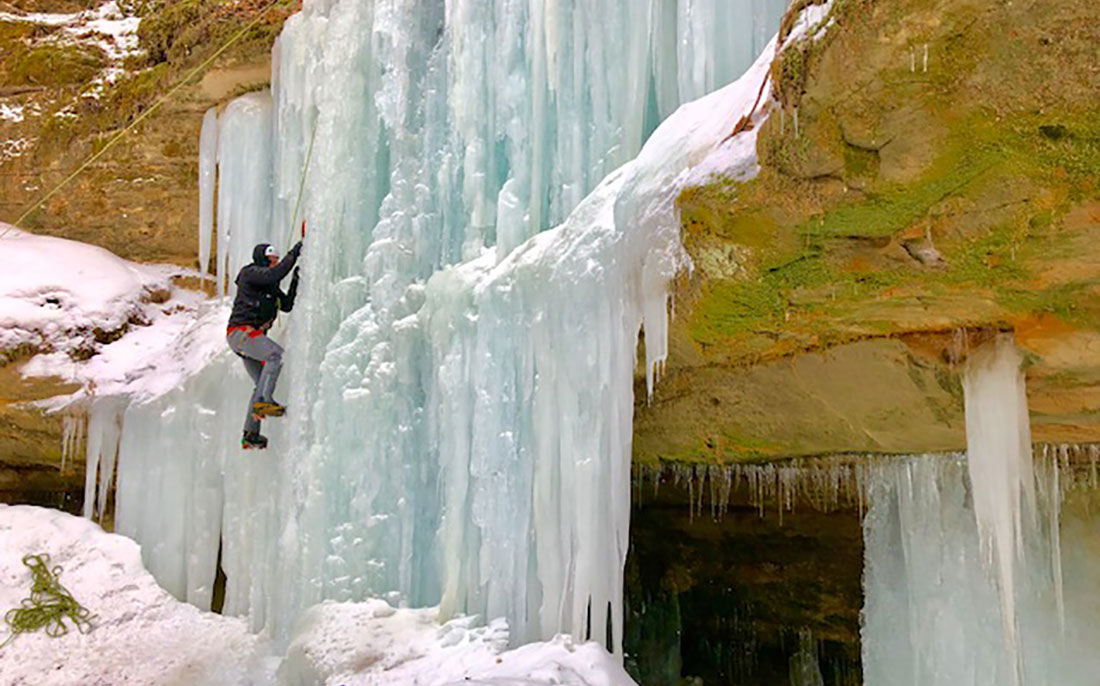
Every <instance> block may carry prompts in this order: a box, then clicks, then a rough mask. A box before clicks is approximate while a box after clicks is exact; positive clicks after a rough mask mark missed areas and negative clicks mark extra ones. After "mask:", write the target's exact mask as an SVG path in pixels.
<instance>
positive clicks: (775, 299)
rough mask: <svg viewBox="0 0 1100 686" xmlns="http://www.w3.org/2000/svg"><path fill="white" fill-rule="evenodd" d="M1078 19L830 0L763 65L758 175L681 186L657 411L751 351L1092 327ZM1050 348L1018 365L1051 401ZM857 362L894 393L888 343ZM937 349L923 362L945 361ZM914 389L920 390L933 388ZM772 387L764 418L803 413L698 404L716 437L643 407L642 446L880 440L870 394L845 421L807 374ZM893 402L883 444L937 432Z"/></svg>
mask: <svg viewBox="0 0 1100 686" xmlns="http://www.w3.org/2000/svg"><path fill="white" fill-rule="evenodd" d="M1090 14H1094V11H1093V8H1092V7H1091V4H1090V3H1089V2H1088V1H1087V0H1057V2H1052V3H1044V4H1042V6H1039V5H1034V4H1033V5H1026V6H1025V5H1023V4H1021V3H1013V4H1009V3H996V4H994V5H990V4H989V3H986V2H978V1H977V0H897V1H895V2H883V1H881V0H880V1H877V2H875V1H872V0H860V1H859V2H855V1H853V2H840V1H839V0H838V4H837V5H835V6H834V10H833V22H832V25H831V26H830V28H829V29H828V32H827V34H826V36H825V38H824V39H823V40H819V41H818V42H816V43H812V44H804V45H798V46H797V50H798V53H797V54H796V53H793V52H791V51H790V50H788V51H787V53H785V54H783V55H781V56H780V58H779V61H778V62H777V63H776V65H775V66H773V70H772V74H773V78H774V79H775V80H776V89H777V93H778V103H777V104H776V105H775V107H774V109H773V111H772V115H771V116H770V117H769V119H768V120H767V121H766V122H765V123H764V124H763V125H762V127H761V130H760V133H759V139H758V154H759V157H760V160H761V165H762V171H761V173H760V175H759V176H758V178H756V179H754V180H752V181H749V182H747V183H734V182H731V181H722V180H719V181H715V182H713V183H711V184H709V185H707V186H704V187H699V188H689V189H686V190H685V191H684V192H683V194H682V195H681V197H680V207H681V214H682V219H683V225H684V243H685V245H686V247H687V249H688V251H689V253H690V254H691V255H692V257H693V260H694V262H695V264H696V266H697V267H698V269H697V270H696V272H695V274H694V276H693V278H691V279H690V280H687V281H685V282H684V283H683V285H682V287H681V288H680V293H679V294H678V298H677V300H678V313H679V314H680V317H679V319H678V321H677V322H676V323H675V324H674V331H673V339H674V341H675V344H674V346H673V356H672V359H670V362H669V372H668V376H667V377H666V379H675V378H679V377H681V376H682V380H681V381H678V382H673V383H671V384H670V383H668V382H667V381H666V384H665V385H664V386H658V389H657V396H656V398H655V401H654V406H653V407H654V408H656V409H655V412H657V413H659V412H664V411H668V409H669V407H670V405H669V403H673V400H672V398H673V397H676V398H677V400H676V401H675V402H680V403H682V402H685V401H684V399H683V398H684V395H683V394H685V393H687V394H689V395H691V394H693V393H694V391H692V390H691V389H693V388H696V387H700V388H702V387H706V385H707V384H705V383H701V382H700V380H701V379H703V378H704V377H707V375H709V374H712V373H716V372H715V370H724V371H723V372H722V373H724V374H727V375H730V378H731V379H734V378H736V379H741V378H742V376H741V375H742V374H743V371H742V370H744V369H746V368H749V367H752V366H753V365H760V364H762V363H768V362H769V361H775V360H781V359H783V358H786V357H789V356H792V355H797V354H802V353H807V352H814V351H820V350H825V349H828V348H832V347H835V346H844V345H848V344H852V343H854V342H858V341H865V340H869V339H882V338H886V339H896V338H906V337H909V336H912V335H915V334H918V333H920V332H950V331H952V330H955V329H966V328H973V327H977V328H982V327H994V328H1001V329H1006V328H1007V329H1012V328H1018V327H1020V326H1024V325H1026V324H1027V323H1028V322H1031V321H1034V320H1035V319H1036V318H1039V317H1046V318H1055V319H1056V320H1057V321H1059V322H1060V323H1061V324H1062V325H1063V326H1065V327H1067V330H1068V331H1079V332H1086V333H1091V332H1100V307H1098V306H1097V304H1096V303H1097V302H1098V298H1097V295H1098V294H1100V240H1098V239H1100V212H1098V211H1095V209H1093V208H1096V207H1100V187H1098V184H1097V180H1096V170H1097V169H1100V144H1098V141H1100V102H1098V101H1097V100H1096V99H1095V97H1094V96H1095V93H1096V92H1100V72H1097V71H1096V70H1095V68H1094V65H1095V45H1097V44H1100V24H1097V22H1095V21H1094V20H1090V19H1089V17H1090ZM1094 18H1095V17H1093V19H1094ZM1090 65H1091V66H1090ZM1090 91H1091V93H1092V96H1091V97H1090V96H1089V95H1088V93H1089V92H1090ZM796 112H797V116H798V126H797V129H796V128H795V126H793V118H794V115H795V113H796ZM1082 340H1084V339H1082ZM1025 345H1026V343H1025ZM1033 352H1035V351H1033ZM1081 354H1082V355H1084V356H1085V357H1086V358H1087V359H1088V360H1089V362H1088V364H1087V365H1085V366H1088V365H1092V364H1095V365H1097V366H1098V367H1100V359H1095V360H1093V359H1092V357H1093V356H1094V355H1093V354H1092V353H1088V352H1086V351H1084V350H1082V351H1081ZM797 359H801V358H797ZM1051 360H1052V358H1050V357H1049V356H1047V355H1044V354H1043V353H1042V352H1041V351H1040V352H1037V353H1036V364H1035V365H1033V366H1032V368H1031V369H1030V370H1029V378H1031V377H1034V378H1035V379H1036V380H1038V379H1044V380H1043V381H1042V383H1041V384H1040V385H1041V386H1042V388H1041V390H1039V391H1037V392H1038V393H1040V394H1046V395H1050V394H1055V395H1056V387H1055V385H1054V384H1052V383H1049V381H1047V379H1048V378H1049V374H1051V373H1053V372H1052V370H1053V369H1061V370H1066V369H1068V367H1067V365H1065V364H1062V363H1060V362H1059V363H1057V364H1055V363H1054V362H1052V361H1051ZM795 364H797V362H796V363H795ZM867 364H868V365H870V366H869V367H868V369H869V370H872V371H870V372H868V374H867V375H865V380H864V383H865V385H866V392H867V393H870V394H871V395H874V394H876V393H878V392H879V391H880V390H882V389H880V388H879V386H880V385H881V384H890V388H895V387H896V382H895V381H891V379H894V378H895V377H897V376H898V375H897V374H896V373H895V372H896V371H899V370H898V369H895V367H897V365H902V366H904V364H903V361H902V358H890V357H881V356H880V357H877V358H874V359H873V360H869V361H868V362H867ZM936 364H939V365H940V366H939V370H938V371H937V372H936V374H939V375H941V376H944V375H946V376H950V377H954V376H957V372H956V371H955V370H954V369H952V368H951V367H950V366H947V365H943V364H940V363H936ZM936 364H934V365H933V366H936ZM761 369H763V368H761ZM704 370H705V371H704ZM744 373H747V372H744ZM761 373H762V372H761ZM929 373H932V372H929ZM1074 373H1080V365H1079V366H1078V367H1077V368H1075V372H1074ZM933 376H935V374H933ZM708 378H709V377H708ZM899 378H900V377H899ZM731 382H732V381H731ZM1037 383H1039V382H1038V381H1037ZM1043 384H1045V385H1043ZM670 386H676V387H677V388H678V389H679V395H677V392H676V391H672V390H668V388H669V387H670ZM925 388H927V389H931V390H928V391H927V393H930V394H933V395H934V393H933V391H934V390H935V388H936V386H933V385H931V384H925ZM666 390H667V391H668V394H666ZM770 392H772V393H774V394H776V395H777V397H778V398H780V400H777V401H775V402H774V403H772V404H774V411H776V412H781V413H782V412H784V411H786V412H788V413H794V414H795V415H799V416H800V417H801V419H798V421H802V422H803V423H804V424H805V425H806V426H813V427H816V428H815V429H814V430H813V431H811V432H809V433H806V432H803V433H801V434H800V433H798V432H799V431H802V430H801V429H799V430H797V431H796V430H795V429H793V428H792V426H788V425H787V424H786V423H784V422H778V423H776V422H769V421H767V420H766V418H765V417H757V418H756V420H755V421H754V422H750V423H748V424H744V423H742V422H741V421H740V420H738V419H736V418H735V417H732V416H730V415H729V414H727V413H724V412H718V411H717V410H716V409H715V408H716V407H718V405H713V404H711V405H708V404H707V403H705V402H702V401H700V402H699V403H696V405H698V406H697V407H694V410H693V412H694V414H691V415H690V417H691V419H690V424H691V426H696V425H698V426H703V425H706V426H711V425H713V428H712V429H710V430H709V433H710V434H713V435H712V436H711V441H712V443H714V444H715V445H719V446H723V447H722V449H721V450H716V449H708V448H707V443H706V442H705V441H703V440H702V439H700V438H699V437H698V436H695V435H694V434H691V435H690V436H682V435H681V436H675V434H676V433H677V430H676V429H675V428H674V427H673V426H670V425H669V424H667V423H664V422H660V421H657V420H653V422H652V423H647V422H649V419H650V413H649V410H648V409H642V408H641V406H639V416H640V417H642V418H643V421H641V422H640V424H639V429H638V434H637V437H636V441H637V444H638V446H639V449H638V450H639V457H640V458H641V459H651V458H653V457H655V456H661V457H675V459H704V458H707V459H715V460H719V461H725V460H731V459H734V460H735V459H753V458H760V457H767V456H778V455H787V454H805V453H816V452H824V451H828V450H866V449H887V448H886V447H885V446H886V445H887V444H888V443H889V442H882V441H877V442H876V441H869V440H867V439H866V430H868V429H869V427H871V426H873V425H874V424H875V421H877V420H876V419H875V417H874V415H873V413H872V412H871V410H870V408H867V411H866V413H865V414H863V415H860V414H859V413H858V412H854V413H849V414H844V419H843V422H844V423H845V425H846V426H848V428H838V427H837V426H834V424H836V423H837V422H840V421H841V420H840V418H839V417H838V416H837V413H835V412H833V413H831V414H830V411H829V410H828V409H827V408H821V407H810V406H808V405H806V404H805V403H804V402H803V400H804V399H805V393H806V392H807V389H805V388H801V387H799V386H797V385H796V384H793V382H792V381H791V380H789V379H788V380H786V381H778V380H777V381H776V388H775V390H774V391H770ZM822 392H825V393H829V391H827V390H826V391H822ZM935 392H936V393H938V391H935ZM918 396H919V394H917V396H914V398H913V399H912V400H913V401H914V402H918V401H919V398H918ZM928 397H932V396H931V395H929V396H927V397H926V398H925V400H927V398H928ZM1097 397H1098V398H1100V393H1098V394H1097ZM752 403H756V401H752ZM1047 405H1048V406H1054V405H1057V402H1054V401H1050V402H1047ZM782 408H786V410H784V409H782ZM940 409H941V410H943V411H945V412H946V411H947V410H944V409H943V408H940ZM957 409H958V408H957V407H956V408H955V409H954V410H951V411H952V412H954V411H955V410H957ZM1093 409H1095V410H1100V401H1098V405H1097V407H1096V408H1093ZM896 412H897V413H898V416H897V417H896V418H895V420H894V421H895V422H896V423H899V424H901V423H906V422H908V423H912V424H913V425H914V427H915V430H914V431H912V432H908V433H907V434H906V436H907V438H906V440H907V441H908V443H907V444H906V446H904V447H903V446H901V445H900V444H893V445H894V446H895V447H897V448H899V449H909V450H924V449H932V448H936V447H938V448H944V447H947V446H948V445H949V444H951V441H943V440H933V439H931V438H929V439H927V440H922V439H921V436H922V435H928V436H933V435H936V430H935V422H936V421H939V420H935V419H934V418H935V417H937V416H938V417H940V418H941V419H942V418H943V417H945V416H946V415H944V414H943V412H939V411H937V412H930V413H929V414H927V415H924V414H921V412H918V411H917V410H915V409H914V410H912V411H911V412H910V413H909V415H908V416H907V415H906V414H905V412H904V411H903V409H902V408H897V409H896ZM803 413H823V414H821V416H818V417H810V416H808V415H807V416H804V417H802V416H801V415H802V414H803ZM754 416H755V415H754ZM1075 416H1081V414H1080V413H1079V412H1077V413H1076V415H1075ZM684 421H688V418H687V417H685V418H684ZM791 421H793V422H795V424H798V421H796V420H795V419H791ZM952 421H954V420H952ZM1050 424H1051V425H1053V424H1054V423H1053V422H1051V423H1050ZM769 425H773V427H774V428H771V429H764V430H761V429H760V428H761V427H767V426H769ZM1082 426H1084V427H1085V428H1084V429H1083V430H1081V431H1077V432H1076V434H1075V435H1078V436H1083V435H1089V436H1092V440H1100V431H1098V430H1097V426H1096V423H1095V422H1093V421H1092V420H1090V421H1089V422H1086V423H1085V424H1080V423H1079V424H1078V425H1077V427H1078V428H1079V429H1080V428H1081V427H1082ZM1089 427H1091V428H1089ZM650 431H654V432H656V434H659V435H661V436H662V437H660V438H657V437H656V436H650V434H649V433H648V432H650ZM685 431H686V432H688V433H691V430H690V429H685ZM666 432H669V435H668V436H664V434H665V433H666ZM792 432H793V433H792ZM1090 432H1092V433H1090ZM796 436H801V438H796ZM831 437H837V438H836V440H834V439H833V438H831ZM674 438H675V440H673V439H674ZM958 438H959V435H958V434H955V435H954V439H953V440H954V441H955V443H954V446H953V447H961V446H960V445H959V444H958ZM876 445H878V447H877V448H876V447H875V446H876ZM661 446H666V447H661ZM672 446H678V447H672ZM666 448H667V450H668V451H669V452H667V453H666V452H662V451H664V450H666ZM708 456H709V458H708Z"/></svg>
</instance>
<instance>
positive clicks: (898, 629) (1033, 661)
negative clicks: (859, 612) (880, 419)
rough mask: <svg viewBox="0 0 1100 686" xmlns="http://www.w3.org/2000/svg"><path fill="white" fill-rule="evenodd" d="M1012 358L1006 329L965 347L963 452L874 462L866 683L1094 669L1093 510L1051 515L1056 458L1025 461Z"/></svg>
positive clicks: (985, 685) (1020, 395)
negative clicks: (980, 345) (971, 349)
mask: <svg viewBox="0 0 1100 686" xmlns="http://www.w3.org/2000/svg"><path fill="white" fill-rule="evenodd" d="M1021 362H1022V359H1021V357H1020V354H1019V352H1018V351H1017V350H1016V348H1015V344H1014V342H1013V340H1012V338H1011V336H1006V337H1002V338H1001V339H999V340H998V341H996V342H995V343H993V344H991V345H989V346H988V347H986V348H984V349H982V350H979V351H976V352H975V354H974V355H972V356H971V358H970V360H969V362H968V364H967V368H966V372H965V383H964V389H965V391H966V403H967V409H966V418H967V445H968V450H967V453H968V454H967V456H966V457H965V458H964V457H963V456H954V457H950V458H949V457H942V456H926V457H920V458H910V459H904V460H898V461H894V462H890V463H887V464H880V465H878V466H876V467H873V468H872V469H871V471H870V476H869V479H868V481H869V494H868V500H869V501H870V504H871V505H870V509H869V511H868V514H867V516H866V518H865V520H864V545H865V552H864V555H865V567H864V592H865V603H864V610H863V627H862V644H863V646H862V647H863V669H864V681H865V683H866V684H868V686H881V685H890V686H897V685H901V684H912V685H913V686H949V685H950V686H957V685H958V684H973V685H974V686H1003V685H1004V684H1022V685H1023V686H1045V685H1049V686H1054V685H1055V684H1059V685H1063V686H1067V685H1074V686H1076V685H1081V686H1083V685H1084V684H1092V683H1095V679H1096V674H1100V660H1098V658H1097V657H1096V653H1095V650H1094V649H1093V647H1092V646H1094V645H1095V642H1096V640H1097V638H1098V636H1097V634H1096V627H1098V626H1100V604H1098V603H1097V601H1096V598H1097V595H1096V594H1097V592H1098V591H1100V579H1098V578H1097V576H1096V574H1095V569H1096V566H1097V565H1098V564H1100V547H1098V546H1097V545H1096V534H1095V530H1096V529H1095V523H1096V519H1095V515H1094V514H1092V513H1090V512H1089V510H1088V508H1087V506H1083V507H1082V506H1075V507H1074V508H1072V514H1071V515H1070V516H1068V517H1061V516H1060V513H1061V512H1062V511H1063V508H1062V500H1063V497H1065V494H1066V491H1065V489H1064V487H1063V485H1062V484H1061V483H1060V476H1059V474H1060V466H1059V462H1058V461H1057V460H1053V461H1050V462H1049V464H1048V465H1047V466H1045V467H1044V468H1043V469H1039V470H1035V469H1034V468H1033V463H1032V454H1031V443H1030V432H1029V430H1028V419H1027V402H1026V397H1025V392H1024V391H1025V389H1024V379H1023V373H1022V371H1021ZM1037 486H1038V487H1037ZM1090 498H1092V499H1094V497H1092V496H1084V495H1081V494H1073V495H1072V496H1071V500H1075V501H1079V502H1082V503H1084V502H1087V501H1088V500H1089V499H1090ZM1067 551H1069V552H1067ZM1063 599H1064V602H1063Z"/></svg>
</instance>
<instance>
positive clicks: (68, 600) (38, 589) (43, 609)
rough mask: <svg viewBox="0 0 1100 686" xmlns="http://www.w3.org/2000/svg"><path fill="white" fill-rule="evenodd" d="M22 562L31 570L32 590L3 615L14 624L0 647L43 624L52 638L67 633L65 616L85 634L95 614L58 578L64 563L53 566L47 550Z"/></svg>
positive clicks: (27, 557) (24, 557) (10, 625)
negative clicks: (61, 565)
mask: <svg viewBox="0 0 1100 686" xmlns="http://www.w3.org/2000/svg"><path fill="white" fill-rule="evenodd" d="M23 564H24V565H26V567H27V568H28V569H30V570H31V594H30V597H28V598H24V599H23V602H22V603H20V606H19V607H17V608H14V609H12V610H8V612H7V614H5V615H4V621H5V622H7V624H8V626H9V627H11V634H10V635H9V636H8V638H7V640H5V641H4V642H3V643H0V648H3V647H4V646H6V645H7V644H9V643H11V641H12V640H13V639H14V638H15V637H16V636H18V635H19V634H25V633H33V632H35V631H38V630H39V629H41V628H43V627H44V628H45V629H46V635H47V636H49V637H51V638H59V637H61V636H64V635H65V634H67V633H69V631H70V630H71V629H70V627H69V626H68V625H67V624H66V623H65V618H66V617H67V618H68V619H69V620H71V621H72V624H73V626H74V627H75V628H76V629H77V631H79V632H80V633H82V634H86V633H88V632H89V631H91V630H92V629H93V628H94V627H93V625H92V620H94V619H95V616H94V615H93V614H92V613H91V612H90V611H89V610H88V608H86V607H84V606H83V605H81V604H80V603H78V602H77V601H76V600H75V599H74V598H73V596H72V594H71V593H69V591H68V590H67V589H66V588H65V587H64V586H62V585H61V582H60V581H59V580H58V577H59V576H60V575H61V567H53V568H51V567H50V556H49V555H48V554H46V553H41V554H39V555H24V556H23Z"/></svg>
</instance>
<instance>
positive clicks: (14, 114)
mask: <svg viewBox="0 0 1100 686" xmlns="http://www.w3.org/2000/svg"><path fill="white" fill-rule="evenodd" d="M23 109H24V108H23V106H22V105H6V104H4V103H2V102H0V119H4V120H6V121H13V122H16V123H18V122H21V121H23Z"/></svg>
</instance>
